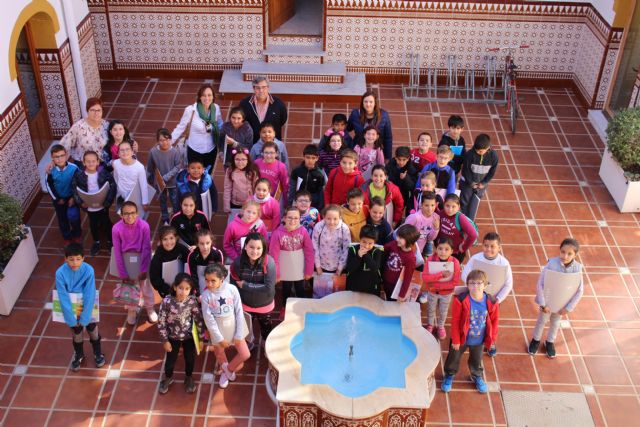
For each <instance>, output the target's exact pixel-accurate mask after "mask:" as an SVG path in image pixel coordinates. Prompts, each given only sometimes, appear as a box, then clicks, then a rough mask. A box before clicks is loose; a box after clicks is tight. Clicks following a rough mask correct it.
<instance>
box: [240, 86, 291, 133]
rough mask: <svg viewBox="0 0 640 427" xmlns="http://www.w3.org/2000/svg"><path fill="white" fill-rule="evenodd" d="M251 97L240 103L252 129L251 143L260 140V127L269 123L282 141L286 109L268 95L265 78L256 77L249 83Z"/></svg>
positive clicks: (280, 102)
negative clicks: (251, 88)
mask: <svg viewBox="0 0 640 427" xmlns="http://www.w3.org/2000/svg"><path fill="white" fill-rule="evenodd" d="M251 83H252V84H253V95H252V96H248V97H246V98H245V99H243V100H242V101H240V107H242V109H243V110H244V114H245V117H246V120H247V122H248V123H249V124H250V125H251V128H252V129H253V143H254V144H255V143H256V141H258V139H259V138H260V125H261V124H262V123H264V122H268V123H271V124H272V125H273V129H274V130H275V131H276V138H278V139H279V140H280V141H282V127H283V126H284V125H285V123H287V107H286V105H285V104H284V102H282V101H281V100H280V98H277V97H275V96H272V95H271V94H270V93H269V80H268V79H267V78H266V77H265V76H257V77H256V78H254V79H253V81H252V82H251Z"/></svg>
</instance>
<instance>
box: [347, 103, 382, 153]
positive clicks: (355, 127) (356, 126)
mask: <svg viewBox="0 0 640 427" xmlns="http://www.w3.org/2000/svg"><path fill="white" fill-rule="evenodd" d="M380 113H381V114H380V115H381V117H380V119H379V120H378V124H377V126H376V127H377V128H378V132H380V139H381V140H382V145H383V147H384V150H383V151H384V158H385V160H388V159H390V158H392V157H393V153H392V151H391V148H392V147H391V146H392V145H393V135H392V134H391V119H390V118H389V113H387V112H386V111H385V110H380ZM364 128H365V126H363V125H362V123H361V122H360V109H359V108H354V109H353V111H351V114H350V115H349V120H348V121H347V132H351V131H354V132H355V137H354V138H353V141H354V143H355V144H357V143H358V141H360V140H361V139H362V138H364Z"/></svg>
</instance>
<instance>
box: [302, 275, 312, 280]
mask: <svg viewBox="0 0 640 427" xmlns="http://www.w3.org/2000/svg"><path fill="white" fill-rule="evenodd" d="M312 277H313V275H311V276H304V280H311V278H312Z"/></svg>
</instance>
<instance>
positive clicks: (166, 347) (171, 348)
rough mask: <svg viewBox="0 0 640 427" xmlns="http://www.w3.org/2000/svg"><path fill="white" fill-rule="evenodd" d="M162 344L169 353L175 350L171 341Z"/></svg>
mask: <svg viewBox="0 0 640 427" xmlns="http://www.w3.org/2000/svg"><path fill="white" fill-rule="evenodd" d="M162 346H163V347H164V351H166V352H167V353H171V351H172V350H173V347H171V343H170V342H169V341H167V342H166V343H164V344H162Z"/></svg>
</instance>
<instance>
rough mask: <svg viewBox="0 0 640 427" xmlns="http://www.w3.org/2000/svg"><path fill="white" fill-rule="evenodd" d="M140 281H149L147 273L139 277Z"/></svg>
mask: <svg viewBox="0 0 640 427" xmlns="http://www.w3.org/2000/svg"><path fill="white" fill-rule="evenodd" d="M138 280H147V273H146V272H145V273H140V274H139V275H138Z"/></svg>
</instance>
